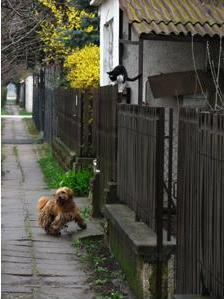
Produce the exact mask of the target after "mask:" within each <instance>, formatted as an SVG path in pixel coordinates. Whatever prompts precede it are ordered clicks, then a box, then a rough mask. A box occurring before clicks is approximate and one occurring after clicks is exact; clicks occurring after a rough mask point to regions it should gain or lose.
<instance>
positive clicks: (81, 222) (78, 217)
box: [75, 213, 87, 229]
mask: <svg viewBox="0 0 224 299" xmlns="http://www.w3.org/2000/svg"><path fill="white" fill-rule="evenodd" d="M75 222H77V224H78V226H79V227H80V228H81V229H85V228H86V227H87V225H86V223H85V222H84V220H83V219H82V217H81V215H80V214H79V213H77V214H76V215H75Z"/></svg>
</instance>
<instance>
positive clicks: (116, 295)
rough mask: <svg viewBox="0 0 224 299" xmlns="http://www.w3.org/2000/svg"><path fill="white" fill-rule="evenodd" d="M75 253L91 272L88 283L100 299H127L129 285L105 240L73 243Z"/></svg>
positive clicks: (84, 240)
mask: <svg viewBox="0 0 224 299" xmlns="http://www.w3.org/2000/svg"><path fill="white" fill-rule="evenodd" d="M73 246H74V248H75V253H76V255H77V256H79V257H80V259H81V261H82V262H83V263H84V264H86V267H88V268H89V270H90V271H91V274H90V277H89V279H88V282H89V283H90V285H91V286H92V287H93V289H94V290H95V291H96V293H97V294H98V295H99V296H98V297H97V298H99V299H126V298H129V297H128V295H127V283H126V281H125V276H124V274H123V273H122V272H121V270H120V268H119V265H118V263H117V262H116V261H115V258H114V257H113V255H112V254H111V253H110V251H109V248H108V247H107V245H106V244H105V241H104V240H103V239H100V240H92V239H83V240H77V241H74V242H73Z"/></svg>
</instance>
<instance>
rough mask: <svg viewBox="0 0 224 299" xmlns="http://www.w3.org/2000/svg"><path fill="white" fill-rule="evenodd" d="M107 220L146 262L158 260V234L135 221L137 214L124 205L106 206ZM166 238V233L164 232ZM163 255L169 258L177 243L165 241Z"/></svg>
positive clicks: (173, 240)
mask: <svg viewBox="0 0 224 299" xmlns="http://www.w3.org/2000/svg"><path fill="white" fill-rule="evenodd" d="M104 214H105V216H106V218H107V219H109V220H110V221H111V223H113V225H114V226H116V228H117V229H118V230H119V231H120V232H121V233H122V234H123V235H124V237H125V238H126V240H127V242H128V244H129V245H130V246H131V247H132V249H133V251H134V252H135V253H137V254H138V255H142V256H144V258H145V259H146V260H150V261H153V260H154V259H156V233H155V232H154V231H153V230H152V229H150V228H149V227H148V226H147V225H146V224H145V223H143V222H136V221H135V213H134V212H133V211H132V210H131V209H130V208H128V207H127V206H126V205H124V204H110V205H105V208H104ZM164 236H165V231H164ZM163 245H164V246H163V252H162V255H163V256H164V257H166V256H169V255H171V254H172V252H173V251H174V250H175V245H176V241H175V239H174V238H172V240H171V241H170V242H168V241H164V244H163Z"/></svg>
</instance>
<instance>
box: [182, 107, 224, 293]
mask: <svg viewBox="0 0 224 299" xmlns="http://www.w3.org/2000/svg"><path fill="white" fill-rule="evenodd" d="M178 156H179V161H178V168H179V171H178V221H177V245H178V247H177V275H176V277H177V292H178V293H182V294H184V293H185V294H188V293H194V294H207V295H216V296H218V295H219V296H223V295H224V202H223V199H224V114H215V113H209V112H197V111H196V110H191V109H182V110H181V112H180V122H179V154H178Z"/></svg>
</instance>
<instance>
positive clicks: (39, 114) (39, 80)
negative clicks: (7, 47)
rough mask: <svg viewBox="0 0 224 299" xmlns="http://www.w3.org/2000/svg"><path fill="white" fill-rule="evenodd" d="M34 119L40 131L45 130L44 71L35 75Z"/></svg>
mask: <svg viewBox="0 0 224 299" xmlns="http://www.w3.org/2000/svg"><path fill="white" fill-rule="evenodd" d="M33 81H34V82H33V120H34V123H35V125H36V128H37V129H38V130H39V131H43V130H44V114H45V107H44V106H45V100H44V99H45V84H44V72H43V71H41V72H40V73H39V74H34V75H33Z"/></svg>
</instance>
